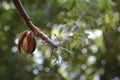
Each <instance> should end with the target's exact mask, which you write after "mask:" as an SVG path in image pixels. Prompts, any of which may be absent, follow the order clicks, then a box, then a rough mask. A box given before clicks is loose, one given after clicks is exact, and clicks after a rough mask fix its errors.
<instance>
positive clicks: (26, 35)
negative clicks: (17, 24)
mask: <svg viewBox="0 0 120 80" xmlns="http://www.w3.org/2000/svg"><path fill="white" fill-rule="evenodd" d="M21 47H22V49H23V50H24V52H25V53H33V51H34V50H35V48H36V41H35V37H34V34H33V32H31V31H25V32H23V33H22V34H21V36H20V38H19V41H18V50H19V52H21Z"/></svg>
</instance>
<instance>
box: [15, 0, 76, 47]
mask: <svg viewBox="0 0 120 80" xmlns="http://www.w3.org/2000/svg"><path fill="white" fill-rule="evenodd" d="M13 3H14V5H15V7H16V8H17V10H18V12H19V14H20V15H21V17H22V18H23V20H24V21H25V23H26V25H27V26H28V27H29V28H30V29H31V31H32V32H33V33H34V35H35V36H38V37H40V38H42V39H43V40H45V42H47V43H49V44H50V45H51V46H53V47H55V48H56V47H58V46H60V45H61V44H62V43H63V42H64V41H65V40H67V39H68V38H69V34H70V33H71V32H73V31H74V30H75V28H76V26H73V27H72V28H71V30H70V31H68V33H67V34H66V36H65V37H64V38H63V40H61V41H53V40H51V39H50V38H49V37H48V36H47V35H46V34H44V33H43V32H42V31H40V29H39V28H38V27H37V26H35V25H34V24H33V23H32V21H31V19H30V17H29V16H28V14H27V13H26V11H25V9H24V7H23V5H22V3H21V2H20V0H13Z"/></svg>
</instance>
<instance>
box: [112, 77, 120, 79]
mask: <svg viewBox="0 0 120 80" xmlns="http://www.w3.org/2000/svg"><path fill="white" fill-rule="evenodd" d="M112 80H120V78H119V77H115V78H113V79H112Z"/></svg>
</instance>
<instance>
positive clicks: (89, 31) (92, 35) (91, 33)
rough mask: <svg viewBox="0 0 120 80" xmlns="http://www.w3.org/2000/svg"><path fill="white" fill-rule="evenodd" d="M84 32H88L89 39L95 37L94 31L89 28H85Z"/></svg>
mask: <svg viewBox="0 0 120 80" xmlns="http://www.w3.org/2000/svg"><path fill="white" fill-rule="evenodd" d="M85 33H87V34H88V38H89V39H95V38H96V36H95V34H94V32H93V31H91V30H87V31H85Z"/></svg>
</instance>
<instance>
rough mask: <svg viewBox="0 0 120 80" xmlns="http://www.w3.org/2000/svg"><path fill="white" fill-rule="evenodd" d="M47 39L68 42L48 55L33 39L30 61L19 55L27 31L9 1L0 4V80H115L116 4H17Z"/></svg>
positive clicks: (110, 0)
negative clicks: (21, 34)
mask: <svg viewBox="0 0 120 80" xmlns="http://www.w3.org/2000/svg"><path fill="white" fill-rule="evenodd" d="M21 2H22V3H23V5H24V7H25V9H26V11H27V13H28V14H29V15H30V17H31V19H32V21H33V23H34V24H35V25H37V26H39V28H40V29H41V30H42V31H43V32H44V33H46V34H47V35H48V36H50V37H51V39H53V40H55V41H57V40H61V39H62V38H63V37H64V36H65V34H66V33H67V31H68V30H69V29H70V28H71V27H72V26H73V25H74V24H75V25H76V26H77V29H76V30H75V31H74V32H73V33H71V34H70V38H69V39H67V40H66V41H65V43H63V44H62V45H61V46H60V47H58V48H57V49H56V50H54V51H53V52H52V47H51V46H50V45H49V44H47V43H46V42H45V41H42V40H41V39H40V38H36V41H37V48H36V50H35V51H34V53H33V55H26V54H24V53H19V52H18V50H17V42H18V38H19V36H20V33H21V32H23V31H25V30H29V29H28V28H27V26H26V25H25V23H24V21H23V20H22V18H21V17H20V15H19V14H18V11H17V10H16V8H15V6H14V4H13V2H12V0H0V80H120V23H119V22H120V16H119V15H120V0H21Z"/></svg>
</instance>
